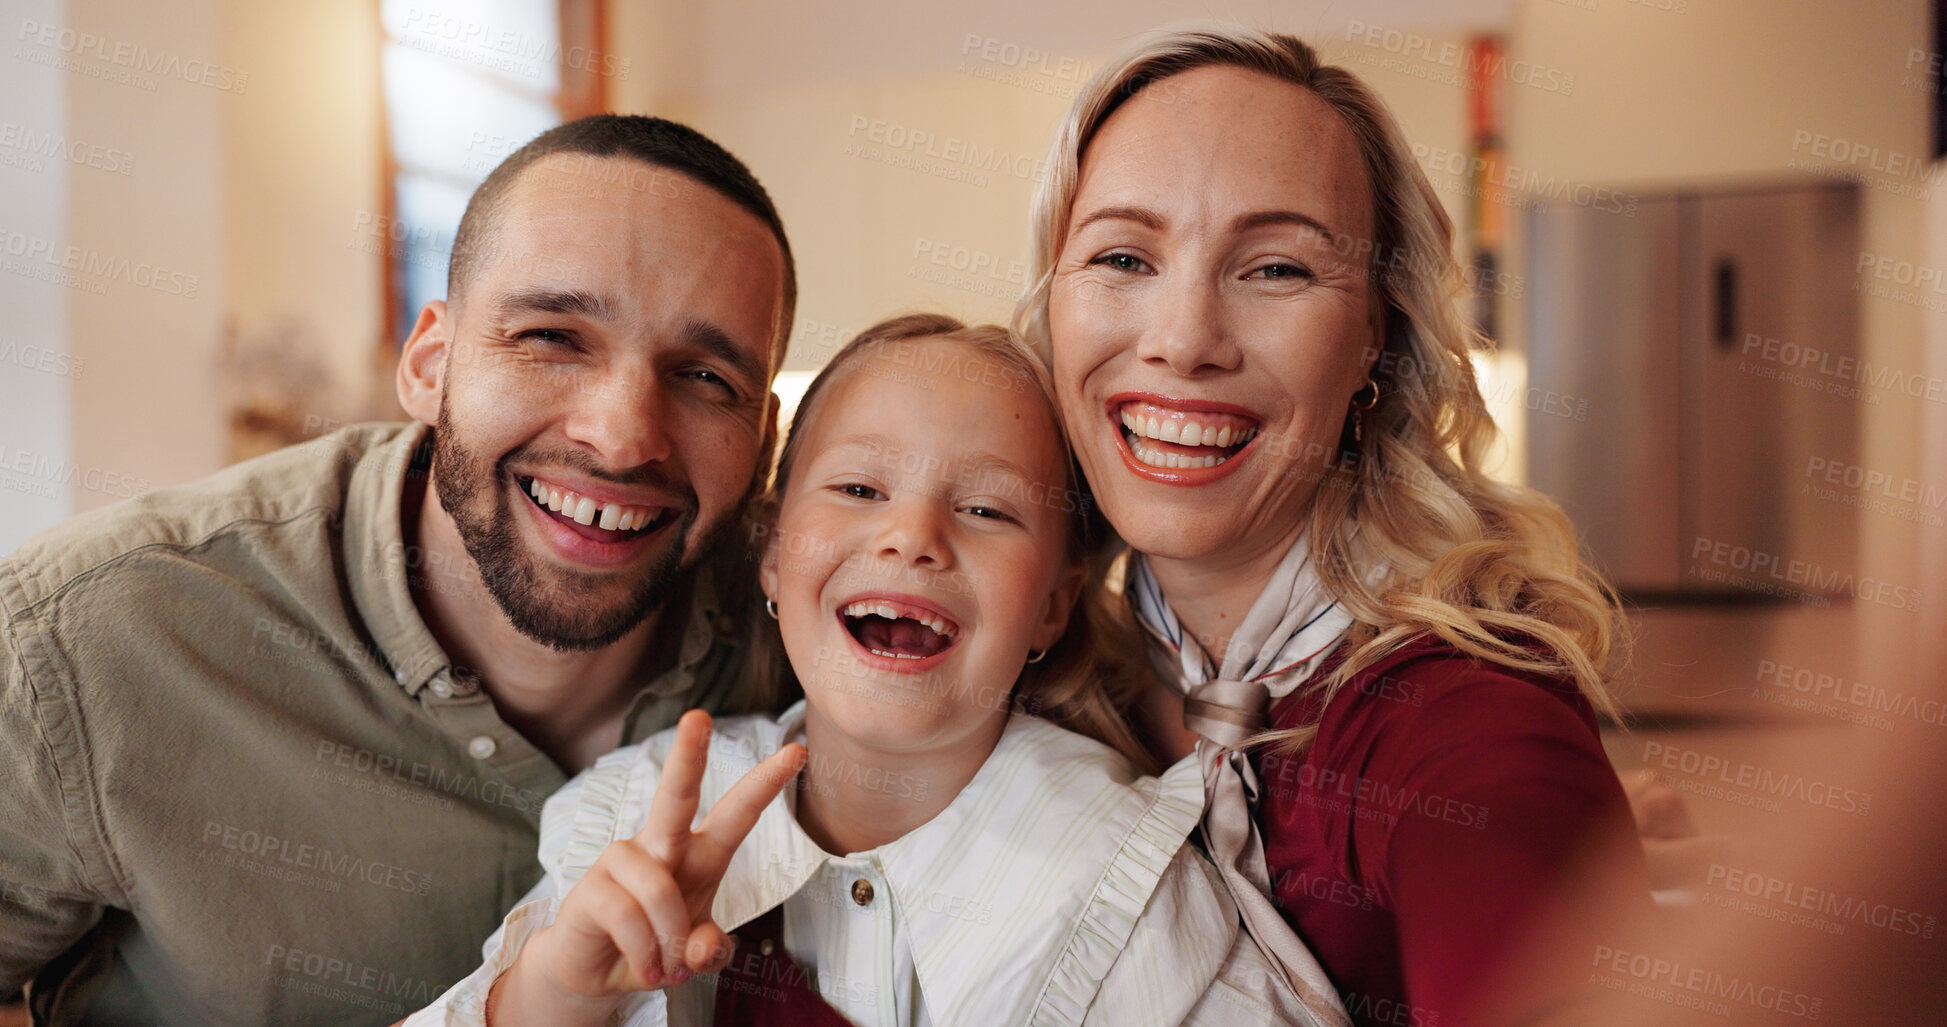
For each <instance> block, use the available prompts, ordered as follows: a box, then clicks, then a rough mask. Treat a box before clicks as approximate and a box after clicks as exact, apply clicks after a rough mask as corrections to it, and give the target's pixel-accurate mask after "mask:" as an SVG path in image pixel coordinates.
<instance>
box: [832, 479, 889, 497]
mask: <svg viewBox="0 0 1947 1027" xmlns="http://www.w3.org/2000/svg"><path fill="white" fill-rule="evenodd" d="M837 488H838V491H839V492H840V493H842V494H844V495H847V496H851V497H852V498H853V499H883V498H885V496H884V494H883V493H881V492H880V491H879V490H878V489H875V488H873V487H872V486H870V485H862V484H860V483H858V482H851V483H849V484H845V485H840V486H838V487H837Z"/></svg>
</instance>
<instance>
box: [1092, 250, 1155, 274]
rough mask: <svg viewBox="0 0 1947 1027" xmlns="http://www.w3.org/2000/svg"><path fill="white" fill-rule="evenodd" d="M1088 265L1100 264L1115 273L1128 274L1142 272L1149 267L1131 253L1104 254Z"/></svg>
mask: <svg viewBox="0 0 1947 1027" xmlns="http://www.w3.org/2000/svg"><path fill="white" fill-rule="evenodd" d="M1089 263H1091V264H1100V265H1102V266H1104V267H1110V268H1114V269H1115V270H1117V271H1130V272H1136V271H1142V270H1144V269H1146V268H1148V267H1149V265H1148V264H1145V263H1143V261H1142V258H1141V257H1138V256H1136V255H1135V254H1133V253H1104V254H1102V255H1101V256H1099V257H1097V258H1095V259H1094V260H1091V261H1089Z"/></svg>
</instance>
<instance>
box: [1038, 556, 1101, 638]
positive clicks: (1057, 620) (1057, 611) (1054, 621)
mask: <svg viewBox="0 0 1947 1027" xmlns="http://www.w3.org/2000/svg"><path fill="white" fill-rule="evenodd" d="M1086 584H1088V566H1087V565H1086V564H1082V563H1071V564H1069V565H1068V567H1067V569H1066V570H1064V571H1062V573H1061V577H1060V578H1059V579H1057V580H1056V581H1055V587H1054V588H1053V589H1052V590H1051V591H1049V593H1048V601H1047V603H1046V604H1045V605H1043V606H1042V608H1041V621H1040V623H1038V624H1036V625H1035V626H1034V639H1033V646H1034V649H1035V650H1036V651H1040V650H1044V649H1047V648H1049V647H1051V646H1053V645H1054V644H1055V643H1056V642H1059V641H1061V636H1062V633H1063V632H1065V631H1067V630H1068V618H1069V617H1071V616H1073V615H1074V613H1075V603H1076V602H1077V601H1078V600H1080V599H1081V597H1082V586H1083V585H1086Z"/></svg>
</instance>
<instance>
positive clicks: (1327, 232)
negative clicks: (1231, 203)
mask: <svg viewBox="0 0 1947 1027" xmlns="http://www.w3.org/2000/svg"><path fill="white" fill-rule="evenodd" d="M1266 225H1296V226H1298V227H1300V228H1309V229H1311V230H1313V231H1316V232H1317V233H1318V234H1320V235H1322V236H1324V237H1325V241H1326V242H1328V243H1330V242H1336V241H1337V240H1338V236H1336V235H1334V234H1333V232H1332V230H1331V229H1329V228H1326V227H1325V224H1324V222H1322V221H1320V220H1318V219H1317V218H1315V217H1312V216H1311V215H1310V214H1304V213H1300V212H1298V211H1295V210H1256V211H1252V212H1251V213H1249V214H1243V215H1240V216H1239V217H1238V218H1237V219H1236V220H1235V221H1232V222H1231V223H1230V228H1231V231H1233V232H1248V231H1250V230H1251V229H1253V228H1263V227H1264V226H1266Z"/></svg>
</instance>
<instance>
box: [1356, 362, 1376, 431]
mask: <svg viewBox="0 0 1947 1027" xmlns="http://www.w3.org/2000/svg"><path fill="white" fill-rule="evenodd" d="M1368 389H1370V390H1372V396H1371V398H1369V399H1367V400H1366V401H1365V402H1363V403H1361V402H1359V397H1360V396H1361V395H1363V394H1364V393H1365V392H1366V390H1368ZM1378 405H1379V383H1378V382H1376V381H1374V380H1373V379H1372V376H1370V375H1368V376H1366V383H1365V384H1364V385H1361V386H1359V391H1358V392H1354V393H1353V394H1352V441H1354V442H1364V441H1365V438H1366V424H1365V421H1366V411H1368V410H1371V409H1372V408H1373V407H1376V406H1378Z"/></svg>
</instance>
